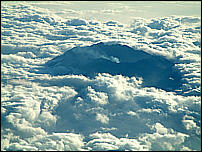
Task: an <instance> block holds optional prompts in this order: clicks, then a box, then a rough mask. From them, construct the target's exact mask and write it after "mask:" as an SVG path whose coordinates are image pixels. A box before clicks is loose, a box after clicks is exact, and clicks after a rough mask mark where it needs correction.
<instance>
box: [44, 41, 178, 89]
mask: <svg viewBox="0 0 202 152" xmlns="http://www.w3.org/2000/svg"><path fill="white" fill-rule="evenodd" d="M45 66H46V67H48V69H49V68H50V69H49V71H50V74H52V75H66V74H82V75H85V76H88V77H94V76H95V75H96V74H97V73H109V74H111V75H119V74H120V75H123V76H128V77H132V76H135V77H142V78H143V86H146V87H157V88H161V89H164V90H167V91H174V90H175V89H178V88H179V87H180V85H181V84H180V80H181V76H180V73H179V72H178V71H177V70H176V69H175V68H174V63H173V61H172V60H168V59H166V58H165V57H162V56H159V55H153V54H149V53H147V52H144V51H142V50H134V49H133V48H131V47H129V46H126V45H121V44H110V45H109V44H105V43H102V42H101V43H97V44H94V45H91V46H87V47H75V48H72V49H70V50H68V51H66V52H65V53H64V54H63V55H60V56H57V57H55V58H53V59H52V60H50V61H48V62H47V63H46V64H45Z"/></svg>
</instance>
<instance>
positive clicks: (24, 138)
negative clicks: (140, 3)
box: [1, 3, 201, 151]
mask: <svg viewBox="0 0 202 152" xmlns="http://www.w3.org/2000/svg"><path fill="white" fill-rule="evenodd" d="M1 26H2V46H1V50H2V52H1V56H2V61H1V74H2V79H1V80H2V81H1V85H2V88H1V150H4V151H8V150H11V151H15V150H20V151H21V150H27V151H39V150H44V151H47V150H60V151H63V150H74V151H80V150H95V151H96V150H132V151H133V150H134V151H135V150H161V151H164V150H180V151H189V150H201V120H200V119H201V101H200V100H201V95H200V85H201V81H200V62H201V59H200V57H201V55H200V18H199V17H191V16H181V17H179V16H171V17H164V18H153V19H150V20H147V19H143V18H136V19H134V22H133V23H132V24H131V25H130V26H129V25H125V24H122V23H119V22H116V21H108V22H100V21H95V20H94V21H90V20H84V19H79V18H69V19H64V18H62V17H59V16H57V15H55V14H53V13H51V12H48V11H44V10H43V9H39V8H37V7H33V6H32V5H28V4H26V3H22V4H4V5H3V6H2V25H1ZM112 48H113V49H112ZM110 49H111V50H110ZM114 50H116V52H113V51H114ZM71 52H72V53H71ZM73 56H74V57H73ZM137 56H138V57H137ZM72 59H74V60H72ZM151 63H152V64H151ZM44 65H46V66H44ZM97 66H100V68H97ZM133 66H136V67H137V68H139V70H137V71H135V70H134V71H135V72H134V73H131V68H126V67H133ZM103 67H104V68H103ZM120 67H121V68H120ZM144 68H146V70H145V69H144ZM103 69H107V70H106V71H105V70H103ZM119 69H120V71H119ZM134 69H135V68H134ZM127 70H129V71H127ZM138 71H140V73H138ZM93 72H95V73H93ZM147 72H148V74H147ZM169 72H170V73H169ZM150 73H153V75H156V76H153V77H152V78H153V79H151V77H149V76H150ZM159 79H161V80H159ZM149 80H153V82H150V81H149ZM162 82H164V84H163V83H162ZM166 82H168V83H166ZM161 84H162V85H161ZM169 87H170V88H169Z"/></svg>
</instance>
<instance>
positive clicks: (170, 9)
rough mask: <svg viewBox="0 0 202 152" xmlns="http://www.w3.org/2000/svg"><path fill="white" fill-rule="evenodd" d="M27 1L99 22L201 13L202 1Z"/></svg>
mask: <svg viewBox="0 0 202 152" xmlns="http://www.w3.org/2000/svg"><path fill="white" fill-rule="evenodd" d="M9 3H10V2H9ZM11 3H22V2H20V1H18V2H11ZM23 3H24V2H23ZM25 3H28V4H31V5H32V6H37V7H40V8H46V9H48V10H50V11H53V12H56V13H57V15H59V16H62V17H64V18H65V17H66V16H72V17H78V16H79V17H82V18H84V19H96V20H100V21H107V20H116V21H119V22H121V23H125V24H129V23H131V21H132V19H133V18H134V17H143V18H147V19H150V18H155V17H165V16H171V15H177V16H183V15H184V16H198V17H200V16H201V7H200V5H201V2H200V1H93V2H90V1H62V2H59V3H58V2H57V1H48V2H40V1H38V2H37V1H26V2H25ZM58 6H59V7H58Z"/></svg>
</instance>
